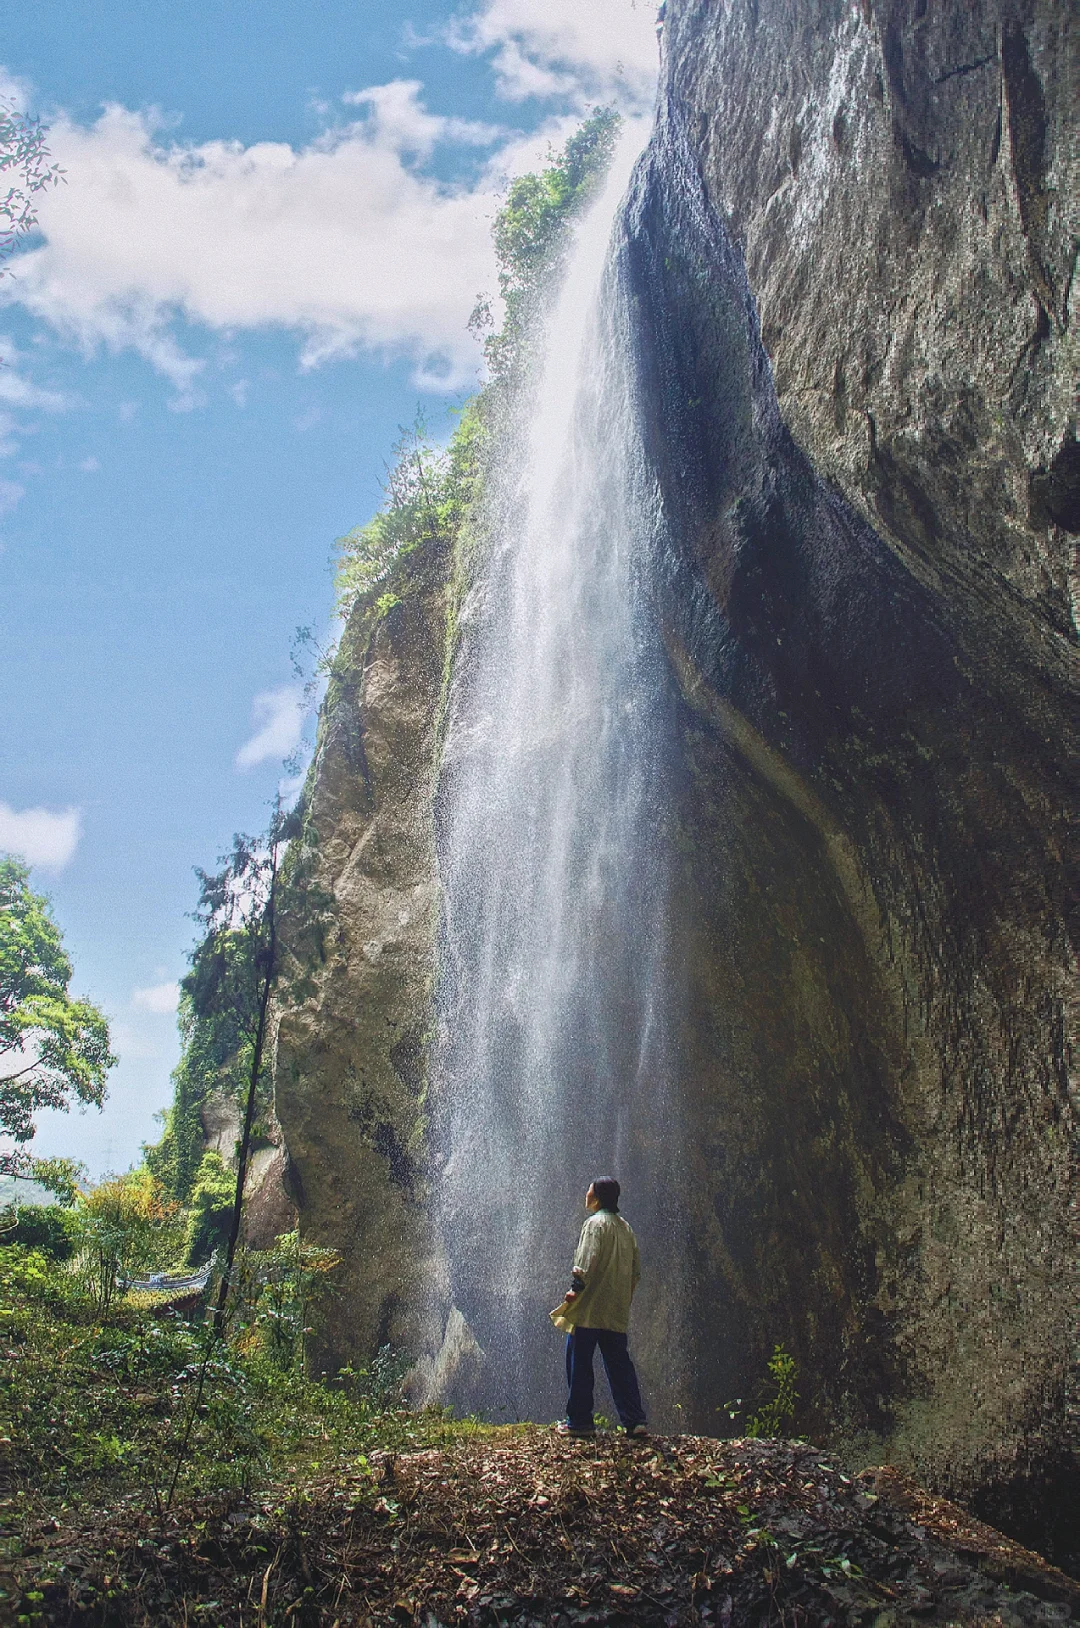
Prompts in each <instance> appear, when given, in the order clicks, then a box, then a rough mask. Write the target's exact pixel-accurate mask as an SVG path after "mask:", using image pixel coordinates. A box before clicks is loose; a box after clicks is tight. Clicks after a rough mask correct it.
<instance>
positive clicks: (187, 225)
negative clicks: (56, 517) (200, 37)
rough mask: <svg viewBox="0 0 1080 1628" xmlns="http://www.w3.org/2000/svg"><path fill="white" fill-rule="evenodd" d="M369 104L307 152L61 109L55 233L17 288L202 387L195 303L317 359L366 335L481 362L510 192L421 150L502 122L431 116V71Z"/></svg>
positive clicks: (52, 212) (358, 99)
mask: <svg viewBox="0 0 1080 1628" xmlns="http://www.w3.org/2000/svg"><path fill="white" fill-rule="evenodd" d="M352 100H353V102H354V103H355V105H357V106H362V107H363V108H364V109H365V115H364V117H363V118H362V119H360V120H358V121H355V122H352V123H350V124H348V125H347V126H346V127H345V128H343V129H340V130H335V131H331V132H328V133H327V134H325V135H324V136H322V137H321V138H320V139H319V140H318V141H316V142H314V143H313V144H312V145H311V146H310V147H306V148H304V149H302V150H300V151H297V150H295V149H294V148H292V147H290V146H288V145H287V144H285V143H283V142H259V143H257V144H255V145H254V146H251V147H243V146H241V145H240V144H239V143H236V142H225V141H211V142H205V143H203V144H202V145H200V146H192V145H188V146H185V145H183V144H180V143H178V142H176V141H172V140H169V139H167V138H166V136H165V134H164V132H163V129H162V121H161V120H160V118H157V119H155V118H153V117H152V116H150V115H147V114H142V113H132V112H128V111H127V110H125V109H124V108H121V107H115V106H114V107H109V108H107V109H106V110H105V112H104V113H103V114H102V116H101V118H100V119H98V120H97V122H96V123H95V124H93V125H91V126H89V127H84V126H81V125H78V124H76V123H74V122H73V121H71V120H70V119H67V118H64V117H60V118H58V119H56V120H55V121H54V123H53V125H52V129H51V132H50V145H51V147H52V149H53V152H54V153H55V155H56V158H57V160H58V162H60V163H62V164H63V166H64V168H65V170H66V171H67V179H68V184H67V185H66V186H64V187H58V188H56V189H55V190H54V191H52V192H50V193H49V194H48V195H47V196H46V197H44V198H43V199H42V201H41V205H40V210H39V214H40V225H41V230H42V232H43V234H44V242H43V243H42V244H41V245H40V246H39V247H37V248H34V249H31V250H29V251H28V252H26V253H23V254H21V255H20V256H19V260H18V277H17V279H15V280H13V281H11V282H10V283H9V284H8V285H7V286H6V287H5V288H3V289H0V294H2V296H3V298H4V299H6V300H9V301H10V300H17V301H19V302H20V303H22V304H23V305H24V306H26V307H27V308H28V309H29V310H30V311H32V312H33V313H34V314H35V315H36V316H38V317H39V318H42V319H44V320H45V321H47V322H49V323H50V324H51V325H52V326H53V327H54V328H55V329H56V330H57V331H59V332H60V333H61V334H64V335H66V336H67V337H68V338H70V339H71V340H73V341H75V342H76V343H77V344H79V345H80V346H82V347H83V349H84V350H85V351H87V352H88V353H92V352H93V351H94V350H95V349H96V348H98V347H99V346H106V347H108V348H111V349H114V350H119V349H122V348H127V347H133V348H134V349H136V350H137V351H139V352H140V353H141V354H142V355H143V356H144V357H146V359H147V360H148V361H149V362H150V363H151V364H152V365H153V366H154V367H155V368H157V369H158V370H159V371H160V372H161V373H163V374H164V375H165V376H166V377H167V378H169V379H170V380H171V381H172V383H173V385H174V386H175V387H176V389H177V391H178V392H179V394H180V397H181V399H182V400H184V401H190V400H191V398H192V396H193V392H194V387H195V383H196V380H197V378H198V375H199V373H200V372H201V371H203V369H204V366H205V363H204V361H203V360H202V359H201V358H198V357H194V356H191V355H188V354H186V353H185V352H184V351H182V350H181V348H180V346H179V344H178V343H177V341H176V339H175V337H174V335H173V333H172V331H171V324H172V322H173V321H174V319H175V318H176V317H177V316H178V315H182V316H184V317H186V318H187V319H188V320H189V321H192V322H195V323H200V324H202V325H204V326H205V327H207V328H210V329H213V330H216V331H218V332H220V333H223V334H227V333H229V332H231V331H236V330H238V329H245V328H246V329H252V328H267V327H275V326H276V327H284V328H291V329H293V330H295V331H296V332H297V333H298V335H299V336H300V337H301V340H302V361H303V363H304V364H305V365H307V366H314V365H316V364H317V363H319V362H321V361H323V360H326V359H327V358H329V357H332V356H340V355H343V354H348V353H351V352H353V351H355V350H356V349H357V348H358V347H361V346H366V347H371V348H375V349H383V350H387V351H397V352H404V353H406V354H408V355H411V356H413V357H414V358H415V359H416V361H417V362H418V364H420V365H423V364H425V362H427V360H428V359H429V358H431V357H432V356H440V357H443V358H446V359H447V360H448V361H449V363H450V371H451V375H452V378H451V384H455V383H460V382H461V381H462V380H463V379H464V378H466V377H470V376H472V375H473V374H474V373H475V368H476V361H477V354H476V348H475V345H474V343H473V340H472V339H471V337H470V336H469V335H468V334H467V332H466V327H465V324H466V320H467V318H468V315H469V311H470V310H471V306H472V301H473V300H474V298H475V295H476V291H477V289H478V288H481V287H485V286H490V285H491V283H492V281H493V261H492V251H491V245H490V236H489V234H490V219H489V217H490V214H491V210H492V206H493V197H492V194H491V193H490V191H488V190H485V188H484V187H483V186H481V187H480V189H479V190H473V191H469V190H467V189H464V188H455V187H449V186H446V185H443V184H441V183H440V182H438V181H436V180H434V179H432V178H431V177H430V176H428V175H425V174H424V173H423V171H422V169H421V168H420V167H419V165H418V163H417V160H418V159H424V158H426V157H427V156H429V155H430V153H431V151H432V149H433V148H434V146H435V145H436V143H437V142H440V141H462V140H470V141H473V142H481V141H483V142H485V143H486V142H490V141H493V140H494V139H495V137H496V136H497V135H498V132H496V131H490V132H485V131H484V130H483V128H482V127H480V126H476V125H471V124H464V123H463V122H462V121H459V120H451V119H442V118H438V117H436V116H435V115H433V114H429V113H428V112H427V111H426V110H425V109H424V108H423V106H422V104H421V102H420V99H419V86H418V85H417V84H416V83H415V82H407V83H398V84H392V85H382V86H378V87H376V88H374V89H372V90H366V91H358V92H356V93H355V94H354V96H353V97H352Z"/></svg>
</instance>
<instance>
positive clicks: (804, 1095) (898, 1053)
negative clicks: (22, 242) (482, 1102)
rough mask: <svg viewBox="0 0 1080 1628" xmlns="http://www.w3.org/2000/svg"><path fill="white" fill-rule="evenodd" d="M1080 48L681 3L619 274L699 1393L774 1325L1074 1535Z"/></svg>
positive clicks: (983, 1485) (876, 12) (870, 1412)
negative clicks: (675, 835) (665, 668)
mask: <svg viewBox="0 0 1080 1628" xmlns="http://www.w3.org/2000/svg"><path fill="white" fill-rule="evenodd" d="M1065 18H1066V13H1065V9H1064V8H1061V7H1058V6H1055V5H1052V4H1045V5H1041V6H1039V5H1032V6H1029V7H1027V8H1024V9H1015V8H1012V9H1011V8H1009V7H1007V6H1002V5H989V4H988V5H982V6H980V5H971V6H963V7H960V6H946V7H936V6H932V5H931V6H927V4H926V3H925V0H910V3H908V4H900V3H893V4H878V3H875V4H874V5H872V6H871V5H870V4H869V3H867V4H863V5H851V4H845V5H841V4H818V3H809V0H808V3H805V4H803V3H799V0H787V3H780V0H728V3H726V4H717V3H706V0H672V4H670V5H669V7H668V22H667V28H666V39H665V72H664V78H663V84H662V89H661V102H660V113H659V120H658V128H657V133H656V135H655V137H654V139H653V143H652V145H651V148H650V150H649V152H648V154H647V155H646V158H645V160H644V161H643V165H642V167H641V169H640V171H639V174H638V177H637V180H636V184H635V187H634V189H633V191H632V196H631V201H630V206H629V211H628V216H627V221H626V225H625V230H624V234H623V238H622V241H621V243H620V245H619V266H620V281H621V284H622V285H623V286H624V287H625V288H626V290H627V291H628V292H627V298H628V303H629V312H630V317H629V320H630V321H631V323H632V325H633V328H634V333H635V340H634V343H635V345H636V349H637V352H638V356H639V364H640V372H639V398H640V413H641V421H642V426H643V434H644V438H645V442H646V447H647V451H648V456H649V458H650V460H651V463H652V466H653V468H654V470H655V476H656V481H657V486H658V492H659V503H658V509H659V510H660V512H661V514H662V519H661V521H660V523H659V525H658V528H657V537H656V560H655V575H656V580H657V605H658V614H659V615H660V616H661V618H662V620H663V622H664V624H665V628H666V637H667V641H668V648H669V652H670V656H671V661H672V667H673V671H674V673H675V674H676V676H677V679H678V682H679V686H680V689H681V693H682V696H683V700H684V703H685V712H684V721H683V752H684V784H683V788H682V792H681V807H682V816H681V817H682V830H683V840H682V844H681V850H682V854H683V882H682V887H683V905H682V909H681V912H678V914H679V915H680V918H681V922H682V931H683V939H684V967H685V977H686V981H687V988H688V992H689V1007H688V1011H687V1016H686V1024H685V1053H684V1055H685V1061H684V1064H683V1071H684V1075H685V1079H684V1085H683V1093H684V1099H685V1100H686V1102H687V1103H688V1105H690V1111H691V1112H692V1114H693V1116H694V1122H695V1124H696V1126H697V1128H698V1135H697V1137H696V1138H695V1139H694V1140H693V1144H692V1145H694V1146H695V1148H696V1157H695V1159H694V1162H693V1167H692V1171H691V1173H690V1174H691V1180H690V1189H691V1192H692V1193H693V1195H694V1198H693V1211H694V1235H695V1242H696V1246H697V1250H698V1279H697V1285H696V1294H697V1296H698V1298H699V1301H700V1304H701V1306H702V1308H703V1314H702V1325H701V1328H700V1330H699V1338H700V1350H699V1356H698V1373H699V1376H700V1391H699V1397H698V1402H699V1406H700V1407H701V1408H702V1409H703V1412H704V1413H707V1412H708V1409H709V1407H710V1405H711V1402H712V1399H713V1398H714V1397H719V1396H720V1395H721V1394H731V1393H732V1391H735V1392H736V1393H737V1391H738V1390H739V1389H741V1388H742V1387H743V1386H744V1385H745V1383H746V1378H747V1375H748V1374H749V1373H752V1372H753V1371H754V1363H755V1362H757V1363H758V1364H760V1362H761V1360H762V1359H763V1357H764V1355H765V1353H766V1352H767V1350H768V1346H769V1342H770V1341H771V1340H772V1339H774V1338H782V1339H785V1340H786V1341H787V1342H788V1344H789V1345H790V1346H791V1347H792V1349H793V1350H794V1351H795V1352H796V1354H797V1356H798V1357H799V1360H800V1364H801V1370H802V1374H803V1382H804V1396H805V1399H806V1401H807V1403H808V1405H809V1406H810V1408H811V1411H812V1413H814V1414H815V1415H816V1417H817V1420H818V1421H819V1423H820V1425H821V1427H822V1428H824V1429H826V1430H831V1431H833V1432H836V1431H840V1432H841V1434H842V1435H844V1436H845V1437H846V1438H847V1439H848V1440H849V1441H850V1442H852V1443H857V1442H859V1441H860V1439H861V1449H859V1448H856V1450H861V1451H864V1452H871V1453H873V1452H877V1453H884V1454H891V1455H893V1456H896V1457H898V1458H900V1459H902V1460H904V1461H906V1462H908V1463H913V1464H914V1465H915V1466H916V1467H917V1468H918V1470H919V1472H920V1473H921V1474H922V1475H923V1476H924V1477H926V1478H927V1479H928V1480H931V1481H934V1482H936V1483H937V1484H939V1485H948V1486H950V1487H951V1488H953V1490H956V1491H959V1492H960V1493H961V1494H966V1495H968V1496H976V1497H980V1498H981V1499H982V1500H983V1505H984V1507H985V1508H987V1509H989V1510H992V1511H993V1512H994V1513H995V1514H996V1515H997V1516H998V1517H999V1518H1003V1519H1010V1518H1011V1519H1013V1520H1014V1521H1021V1522H1022V1521H1023V1520H1024V1519H1026V1518H1030V1519H1032V1520H1033V1521H1034V1522H1035V1527H1036V1529H1037V1531H1038V1535H1039V1536H1040V1537H1041V1538H1042V1539H1043V1541H1046V1538H1047V1526H1046V1522H1047V1521H1048V1520H1050V1519H1051V1517H1052V1513H1053V1510H1054V1508H1055V1507H1059V1506H1060V1500H1061V1499H1062V1498H1065V1497H1067V1496H1075V1492H1076V1487H1077V1481H1076V1474H1077V1460H1076V1456H1075V1455H1076V1441H1075V1396H1076V1392H1075V1366H1074V1365H1075V1328H1076V1306H1077V1297H1076V1281H1075V1276H1074V1262H1075V1258H1076V1233H1075V1219H1074V1218H1075V1210H1074V1209H1073V1206H1074V1204H1075V1198H1076V1171H1077V1163H1076V1142H1075V1106H1076V1101H1075V1094H1074V1092H1075V1079H1074V1080H1073V1081H1072V1082H1070V1077H1069V1060H1070V1054H1069V1050H1068V1045H1067V1039H1066V1035H1067V1027H1068V1013H1069V1009H1070V1003H1072V1007H1073V1010H1075V993H1076V985H1075V978H1074V973H1073V964H1072V960H1071V955H1070V941H1069V936H1068V924H1069V910H1070V904H1071V901H1072V900H1073V899H1074V897H1075V895H1074V893H1073V892H1072V890H1071V882H1073V881H1074V877H1070V861H1071V862H1072V863H1073V864H1074V863H1075V845H1074V842H1073V837H1072V829H1071V824H1070V822H1071V821H1072V820H1073V819H1074V817H1075V812H1076V806H1077V800H1076V790H1077V787H1076V780H1075V762H1076V757H1075V751H1076V718H1077V712H1076V706H1075V703H1076V687H1075V675H1076V665H1075V663H1076V642H1075V626H1074V623H1073V621H1072V609H1073V606H1072V603H1071V601H1070V576H1069V570H1070V565H1071V563H1072V560H1073V536H1072V532H1074V531H1075V529H1076V526H1077V523H1078V521H1077V514H1076V502H1077V493H1076V448H1075V441H1074V440H1073V438H1072V437H1073V434H1074V423H1073V421H1072V420H1071V419H1070V416H1069V415H1070V412H1071V410H1072V402H1071V395H1070V391H1071V386H1072V381H1073V378H1074V372H1075V369H1074V366H1073V365H1072V364H1071V360H1070V358H1073V359H1074V358H1075V340H1074V338H1073V333H1072V327H1071V322H1070V318H1071V315H1072V312H1071V307H1070V300H1071V299H1072V298H1074V296H1073V294H1072V290H1073V286H1074V284H1073V261H1072V259H1071V258H1070V255H1074V254H1075V248H1074V246H1073V245H1074V242H1075V238H1074V235H1073V228H1072V223H1070V221H1069V219H1068V209H1069V208H1070V207H1075V199H1076V195H1077V194H1076V187H1075V184H1072V186H1071V188H1070V176H1069V173H1068V161H1069V158H1070V155H1073V157H1074V161H1075V146H1070V140H1069V134H1070V133H1069V130H1068V127H1067V118H1068V115H1069V112H1070V108H1069V104H1068V86H1067V82H1066V64H1067V52H1066V49H1065V47H1066V41H1065V38H1064V24H1065ZM1074 182H1075V177H1074V178H1073V183H1074ZM1071 1090H1072V1093H1073V1094H1071ZM718 1335H719V1338H717V1336H718ZM1070 1421H1072V1423H1070ZM701 1422H702V1423H705V1422H706V1420H705V1418H704V1417H702V1420H701ZM1066 1489H1068V1491H1067V1490H1066ZM1040 1511H1041V1512H1040ZM1025 1512H1026V1514H1025ZM1062 1541H1064V1539H1062Z"/></svg>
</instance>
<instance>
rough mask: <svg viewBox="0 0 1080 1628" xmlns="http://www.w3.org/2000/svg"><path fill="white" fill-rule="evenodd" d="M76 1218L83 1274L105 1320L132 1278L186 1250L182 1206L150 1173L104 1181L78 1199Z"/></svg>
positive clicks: (135, 1172)
mask: <svg viewBox="0 0 1080 1628" xmlns="http://www.w3.org/2000/svg"><path fill="white" fill-rule="evenodd" d="M74 1214H75V1225H76V1228H77V1234H76V1236H77V1253H78V1259H77V1266H78V1271H79V1275H80V1277H81V1279H82V1282H83V1285H84V1287H85V1289H86V1291H87V1293H88V1294H89V1295H90V1296H91V1298H92V1299H93V1301H94V1304H95V1305H96V1307H97V1310H98V1312H99V1313H100V1314H101V1315H102V1316H104V1315H105V1314H106V1313H107V1312H108V1310H109V1307H110V1306H111V1304H112V1300H113V1296H114V1295H115V1294H116V1292H117V1290H119V1291H120V1293H121V1294H123V1293H124V1292H125V1290H126V1286H127V1282H128V1280H130V1279H131V1278H134V1277H137V1276H139V1275H140V1274H141V1273H144V1272H152V1271H155V1270H158V1269H160V1268H162V1267H166V1266H172V1265H173V1264H175V1262H176V1261H177V1259H178V1257H179V1254H180V1251H181V1249H182V1247H183V1241H184V1222H183V1214H182V1211H181V1209H180V1206H179V1204H175V1203H172V1202H170V1201H169V1200H168V1199H166V1197H165V1193H164V1189H163V1188H162V1185H161V1183H160V1182H159V1181H158V1180H156V1178H155V1177H154V1176H152V1175H151V1174H150V1172H149V1170H146V1169H142V1170H135V1171H132V1172H131V1173H130V1174H129V1175H126V1176H113V1177H111V1178H110V1179H109V1180H108V1181H103V1182H100V1183H99V1184H98V1186H96V1187H92V1188H91V1189H90V1191H89V1192H88V1193H83V1194H81V1195H80V1197H79V1202H78V1204H77V1206H76V1209H75V1212H74Z"/></svg>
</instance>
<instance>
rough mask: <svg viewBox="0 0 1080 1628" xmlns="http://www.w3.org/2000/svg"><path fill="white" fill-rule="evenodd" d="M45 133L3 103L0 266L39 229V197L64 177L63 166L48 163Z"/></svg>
mask: <svg viewBox="0 0 1080 1628" xmlns="http://www.w3.org/2000/svg"><path fill="white" fill-rule="evenodd" d="M46 134H47V131H46V129H45V126H44V125H43V124H42V123H41V121H40V120H39V119H30V118H27V116H26V114H25V113H20V112H18V111H17V109H16V108H14V107H13V106H12V104H11V103H10V102H8V101H3V100H0V264H2V262H3V261H5V260H6V259H7V258H8V257H9V255H10V254H11V251H12V250H13V249H14V247H15V245H16V243H17V242H18V241H19V239H20V237H25V235H26V233H27V232H30V231H32V230H33V228H34V227H35V226H36V224H37V207H36V201H35V200H36V199H37V196H38V194H39V193H40V192H44V190H45V189H46V187H52V186H56V184H57V183H58V182H59V181H60V180H61V179H62V178H63V173H64V172H63V170H62V169H61V168H60V166H59V165H58V164H50V163H49V157H50V154H49V149H48V147H47V146H46V145H45V137H46ZM4 275H5V273H4V272H3V271H2V270H0V277H2V276H4Z"/></svg>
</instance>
